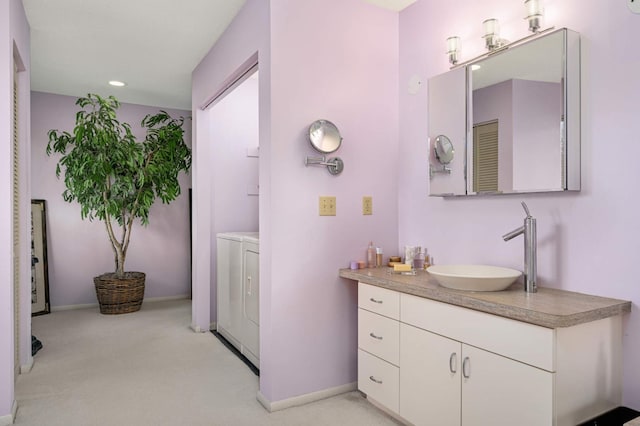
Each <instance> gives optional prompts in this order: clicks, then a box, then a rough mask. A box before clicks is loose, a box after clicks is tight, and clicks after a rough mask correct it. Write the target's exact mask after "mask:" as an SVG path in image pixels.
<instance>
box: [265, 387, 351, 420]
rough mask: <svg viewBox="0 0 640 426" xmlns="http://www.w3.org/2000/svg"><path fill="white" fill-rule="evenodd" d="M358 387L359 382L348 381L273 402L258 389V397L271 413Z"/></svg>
mask: <svg viewBox="0 0 640 426" xmlns="http://www.w3.org/2000/svg"><path fill="white" fill-rule="evenodd" d="M357 388H358V383H357V382H353V383H347V384H346V385H342V386H336V387H335V388H329V389H324V390H321V391H317V392H312V393H307V394H305V395H299V396H294V397H293V398H287V399H283V400H281V401H275V402H271V401H269V400H268V399H267V398H266V397H265V396H264V395H263V394H262V392H260V391H258V394H257V395H256V399H257V400H258V402H260V404H262V406H263V407H264V408H266V410H267V411H268V412H270V413H272V412H274V411H280V410H284V409H286V408H291V407H297V406H299V405H305V404H309V403H310V402H315V401H320V400H321V399H327V398H331V397H332V396H336V395H340V394H343V393H347V392H352V391H354V390H356V389H357Z"/></svg>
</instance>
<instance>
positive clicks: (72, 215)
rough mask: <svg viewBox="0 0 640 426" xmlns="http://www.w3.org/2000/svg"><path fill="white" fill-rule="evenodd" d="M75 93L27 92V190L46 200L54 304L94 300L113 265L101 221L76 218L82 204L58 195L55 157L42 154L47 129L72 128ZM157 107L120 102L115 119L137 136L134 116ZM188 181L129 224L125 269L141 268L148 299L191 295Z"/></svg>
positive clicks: (184, 178)
mask: <svg viewBox="0 0 640 426" xmlns="http://www.w3.org/2000/svg"><path fill="white" fill-rule="evenodd" d="M116 96H117V94H116ZM76 99H77V98H75V97H69V96H61V95H53V94H48V93H40V92H34V93H32V98H31V108H32V123H31V136H32V142H31V143H32V151H31V162H32V195H33V198H40V199H45V200H46V201H47V233H48V235H47V248H48V260H49V263H48V266H49V294H50V299H51V305H52V307H53V308H54V309H55V308H56V307H60V306H67V305H79V304H94V303H96V296H95V289H94V287H93V281H92V278H93V277H94V276H96V275H99V274H101V273H103V272H111V271H113V270H114V264H113V252H112V250H111V246H110V245H109V240H108V237H107V234H106V231H105V228H104V223H102V222H100V221H97V220H96V221H94V222H90V221H88V220H82V219H81V218H80V206H79V205H78V204H77V203H67V202H65V201H64V200H63V199H62V195H61V194H62V192H63V191H64V188H65V187H64V182H63V180H62V179H56V177H55V167H56V163H57V161H58V159H59V156H58V155H55V154H53V155H52V156H51V157H47V155H46V153H45V149H46V145H47V142H48V137H47V133H48V131H49V130H51V129H58V130H61V131H62V130H66V131H72V130H73V126H74V124H75V113H76V112H77V110H78V107H77V106H76V105H75V101H76ZM158 110H159V108H156V107H147V106H141V105H132V104H121V107H120V109H119V110H118V118H119V119H120V120H121V121H124V122H127V123H129V124H131V125H132V130H133V132H134V134H135V135H136V137H138V138H144V130H143V129H142V127H141V126H140V121H141V120H142V118H143V117H144V116H145V115H146V114H153V113H156V112H157V111H158ZM166 111H167V112H168V113H169V114H171V115H172V116H174V117H179V116H184V117H189V116H190V115H191V114H190V113H189V112H188V111H178V110H171V109H166ZM185 141H186V142H187V144H190V141H191V123H190V121H189V120H187V121H186V122H185ZM189 180H190V177H189V176H187V175H184V174H182V175H181V176H180V181H181V188H182V194H181V195H180V196H179V197H178V199H176V200H175V201H174V202H173V203H171V204H169V205H166V204H162V203H161V202H157V203H156V204H154V205H153V207H152V208H151V214H150V221H149V222H150V223H149V226H148V227H142V226H140V225H139V224H136V225H135V226H134V229H133V233H132V236H131V244H130V246H129V251H128V253H127V261H126V264H125V269H127V270H130V271H132V270H135V271H143V272H145V273H146V274H147V279H146V285H145V297H146V298H154V297H175V296H188V295H189V292H190V259H189V195H188V188H189Z"/></svg>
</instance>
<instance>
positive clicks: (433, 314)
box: [400, 294, 556, 372]
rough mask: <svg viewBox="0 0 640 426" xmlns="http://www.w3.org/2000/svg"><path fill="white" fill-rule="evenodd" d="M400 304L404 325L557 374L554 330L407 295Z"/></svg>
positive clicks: (403, 295) (403, 296) (404, 295)
mask: <svg viewBox="0 0 640 426" xmlns="http://www.w3.org/2000/svg"><path fill="white" fill-rule="evenodd" d="M400 304H401V312H402V315H401V321H402V322H403V323H407V324H410V325H413V326H415V327H419V328H422V329H424V330H427V331H430V332H432V333H436V334H440V335H442V336H446V337H448V338H450V339H453V340H457V341H459V342H463V343H466V344H469V345H471V346H475V347H478V348H481V349H485V350H487V351H489V352H494V353H497V354H500V355H502V356H505V357H507V358H511V359H514V360H516V361H520V362H523V363H525V364H529V365H532V366H535V367H538V368H542V369H544V370H546V371H550V372H555V371H556V365H555V341H556V332H555V330H554V329H551V328H545V327H540V326H537V325H533V324H528V323H524V322H520V321H516V320H512V319H508V318H504V317H500V316H497V315H492V314H488V313H484V312H479V311H474V310H473V309H468V308H462V307H459V306H453V305H449V304H447V303H442V302H436V301H434V300H429V299H425V298H422V297H417V296H413V295H410V294H402V295H401V302H400Z"/></svg>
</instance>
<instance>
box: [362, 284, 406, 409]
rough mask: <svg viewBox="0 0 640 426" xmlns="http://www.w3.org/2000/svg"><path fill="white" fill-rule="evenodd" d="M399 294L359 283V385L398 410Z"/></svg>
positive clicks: (387, 405) (369, 395)
mask: <svg viewBox="0 0 640 426" xmlns="http://www.w3.org/2000/svg"><path fill="white" fill-rule="evenodd" d="M399 318H400V294H399V293H397V292H395V291H392V290H386V289H383V288H379V287H374V286H369V285H366V284H360V286H359V287H358V389H360V390H361V391H362V392H364V393H365V394H367V396H368V397H369V398H370V399H372V400H375V401H377V402H378V403H380V404H382V405H383V406H385V407H387V408H388V409H390V410H392V411H394V412H398V402H399V399H398V395H399V385H400V382H399V369H398V364H399V361H400V352H399V344H400V340H399V336H400V334H399V333H400V322H399Z"/></svg>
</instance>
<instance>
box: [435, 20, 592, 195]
mask: <svg viewBox="0 0 640 426" xmlns="http://www.w3.org/2000/svg"><path fill="white" fill-rule="evenodd" d="M428 84H429V86H428V102H429V105H428V107H429V117H428V126H429V152H430V155H429V171H430V172H429V180H430V185H429V189H430V190H429V195H432V196H467V195H485V194H513V193H519V194H521V193H530V192H556V191H579V190H580V36H579V34H578V33H576V32H574V31H571V30H568V29H566V28H563V29H559V30H555V31H547V32H545V33H544V34H541V35H538V36H536V37H534V38H532V39H529V40H526V41H522V42H521V43H513V44H511V45H508V46H507V47H506V48H503V49H500V50H499V51H497V52H491V53H488V54H486V55H483V56H481V57H480V58H478V59H477V60H473V61H470V62H467V63H465V64H463V65H462V66H459V67H455V68H454V69H452V70H450V71H448V72H446V73H444V74H440V75H437V76H435V77H432V78H430V79H429V82H428ZM442 140H448V141H449V143H450V144H451V147H450V149H451V151H452V153H455V155H453V154H452V156H449V157H447V158H446V160H447V162H446V163H444V162H443V161H442V157H441V155H439V153H438V149H439V148H440V149H441V141H442Z"/></svg>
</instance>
